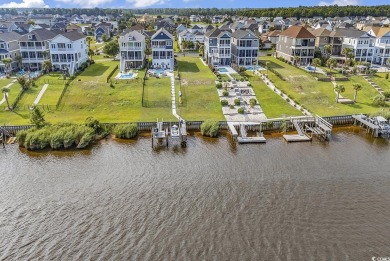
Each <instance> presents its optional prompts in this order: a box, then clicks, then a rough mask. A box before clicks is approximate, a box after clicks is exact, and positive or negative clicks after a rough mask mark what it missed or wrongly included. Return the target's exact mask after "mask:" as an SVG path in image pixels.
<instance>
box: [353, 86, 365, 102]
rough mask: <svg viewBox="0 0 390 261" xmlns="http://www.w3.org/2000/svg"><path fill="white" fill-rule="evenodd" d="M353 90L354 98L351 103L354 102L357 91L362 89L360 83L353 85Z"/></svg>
mask: <svg viewBox="0 0 390 261" xmlns="http://www.w3.org/2000/svg"><path fill="white" fill-rule="evenodd" d="M353 89H354V90H355V96H354V97H353V102H356V97H357V93H358V91H360V90H361V89H363V86H362V85H361V84H360V83H354V84H353Z"/></svg>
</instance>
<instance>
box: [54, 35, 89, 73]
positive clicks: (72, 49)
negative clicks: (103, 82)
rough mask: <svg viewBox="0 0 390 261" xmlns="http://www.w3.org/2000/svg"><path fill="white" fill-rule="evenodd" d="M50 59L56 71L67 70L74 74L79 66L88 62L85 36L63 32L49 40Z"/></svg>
mask: <svg viewBox="0 0 390 261" xmlns="http://www.w3.org/2000/svg"><path fill="white" fill-rule="evenodd" d="M49 46H50V58H51V63H52V65H53V68H54V69H55V70H56V69H57V70H64V69H68V72H69V74H70V75H72V74H74V73H75V72H76V70H77V69H78V68H79V67H80V66H81V64H83V63H85V62H87V61H88V44H87V42H86V36H85V35H83V34H80V33H78V32H77V31H71V32H64V33H60V34H58V35H56V36H55V37H53V38H52V39H51V40H49Z"/></svg>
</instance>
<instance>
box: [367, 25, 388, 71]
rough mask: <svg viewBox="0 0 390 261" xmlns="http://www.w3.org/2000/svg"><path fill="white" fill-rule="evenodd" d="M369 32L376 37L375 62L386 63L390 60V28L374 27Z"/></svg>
mask: <svg viewBox="0 0 390 261" xmlns="http://www.w3.org/2000/svg"><path fill="white" fill-rule="evenodd" d="M368 33H369V34H370V35H372V36H375V37H376V39H375V52H374V59H373V62H374V63H377V64H380V65H385V64H386V62H387V61H390V60H389V58H390V28H389V27H373V28H371V29H370V30H369V31H368Z"/></svg>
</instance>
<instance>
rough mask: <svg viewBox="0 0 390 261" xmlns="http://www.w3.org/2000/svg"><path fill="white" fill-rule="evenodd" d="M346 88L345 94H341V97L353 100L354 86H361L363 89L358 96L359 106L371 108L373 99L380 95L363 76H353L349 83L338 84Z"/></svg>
mask: <svg viewBox="0 0 390 261" xmlns="http://www.w3.org/2000/svg"><path fill="white" fill-rule="evenodd" d="M337 83H338V84H342V85H344V86H345V92H343V93H341V96H343V97H345V98H349V99H351V100H353V97H354V95H355V90H354V89H353V85H354V84H360V85H361V86H362V87H363V89H362V90H361V91H359V92H358V94H357V99H356V100H357V104H356V105H359V106H371V103H372V98H373V97H375V95H377V94H378V92H377V91H376V90H375V88H374V87H372V86H371V85H370V84H369V83H368V82H367V81H366V80H364V79H363V77H361V76H351V77H349V81H342V82H337Z"/></svg>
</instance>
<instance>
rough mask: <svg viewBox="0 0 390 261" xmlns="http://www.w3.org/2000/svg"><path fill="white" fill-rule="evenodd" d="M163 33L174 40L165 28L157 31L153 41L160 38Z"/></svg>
mask: <svg viewBox="0 0 390 261" xmlns="http://www.w3.org/2000/svg"><path fill="white" fill-rule="evenodd" d="M162 33H164V34H165V35H167V36H168V37H169V38H171V39H173V36H172V35H171V33H170V32H168V31H167V30H166V29H165V28H163V27H162V28H160V29H158V30H157V32H156V33H155V34H153V35H152V39H154V38H156V37H158V36H159V35H161V34H162Z"/></svg>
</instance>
